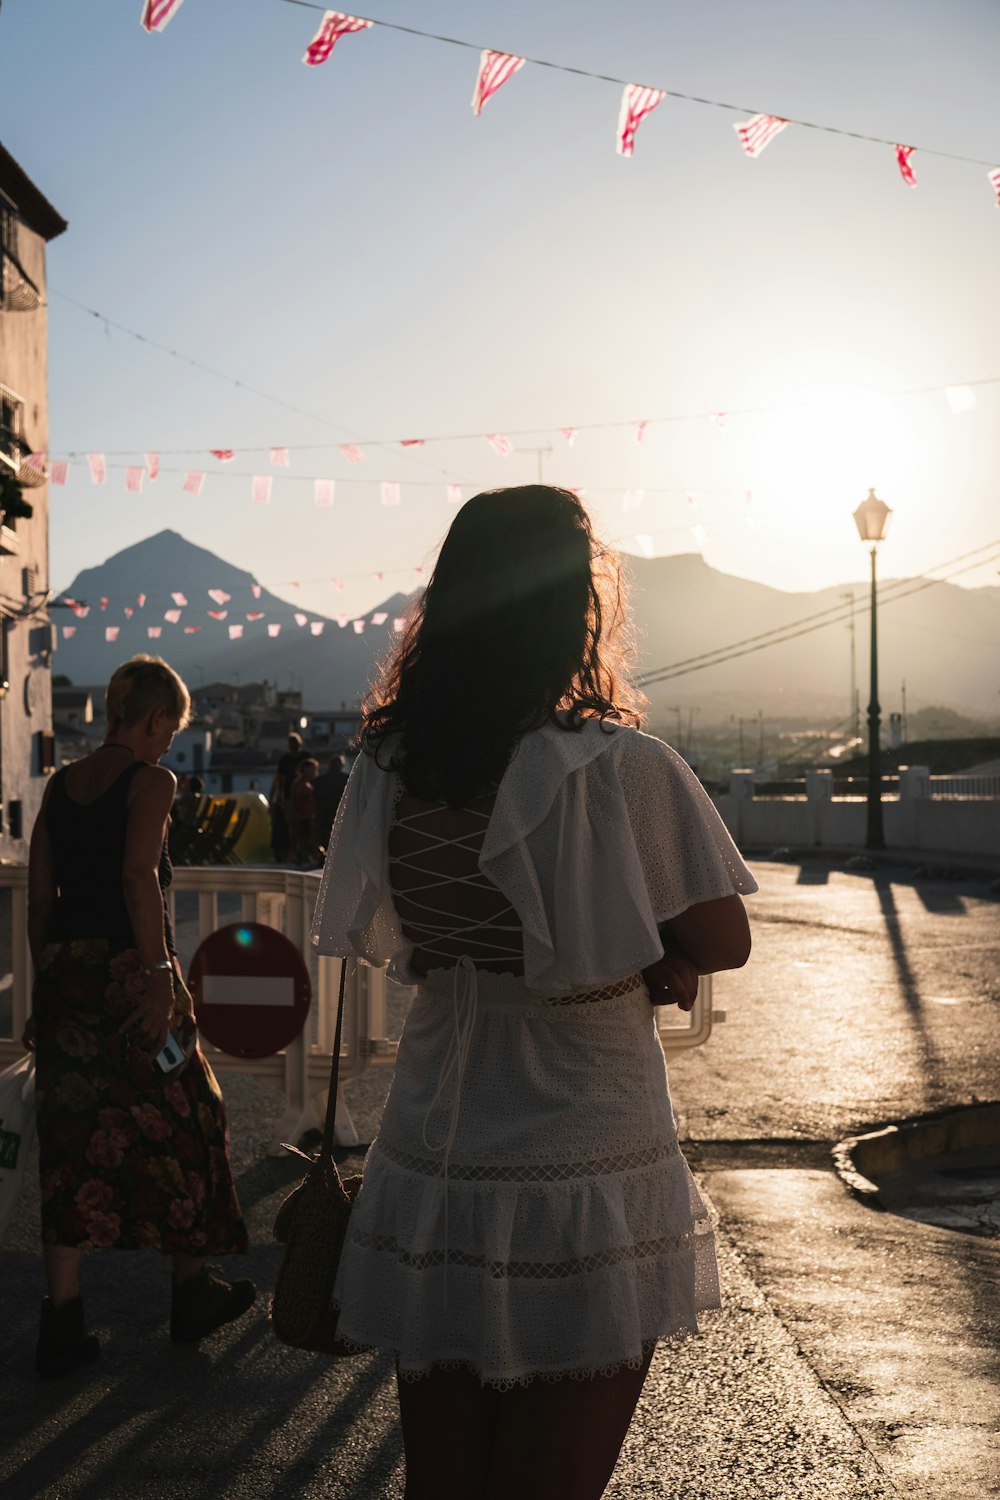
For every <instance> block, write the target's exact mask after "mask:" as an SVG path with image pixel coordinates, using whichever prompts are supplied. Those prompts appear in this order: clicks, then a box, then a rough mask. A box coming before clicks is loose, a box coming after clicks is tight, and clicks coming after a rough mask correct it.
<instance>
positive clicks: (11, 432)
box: [0, 385, 24, 474]
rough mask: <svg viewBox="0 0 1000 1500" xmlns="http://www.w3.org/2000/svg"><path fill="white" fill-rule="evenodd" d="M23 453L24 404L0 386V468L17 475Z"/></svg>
mask: <svg viewBox="0 0 1000 1500" xmlns="http://www.w3.org/2000/svg"><path fill="white" fill-rule="evenodd" d="M23 451H24V402H23V401H22V400H21V398H20V396H18V395H16V394H15V392H14V391H11V390H8V388H7V386H5V385H0V467H2V468H5V469H10V470H12V471H13V472H14V473H15V474H16V473H17V471H18V469H19V467H20V464H21V454H22V453H23Z"/></svg>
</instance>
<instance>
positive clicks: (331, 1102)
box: [319, 958, 347, 1161]
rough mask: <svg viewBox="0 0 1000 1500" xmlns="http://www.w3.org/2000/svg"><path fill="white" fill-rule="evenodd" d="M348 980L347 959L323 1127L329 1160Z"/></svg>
mask: <svg viewBox="0 0 1000 1500" xmlns="http://www.w3.org/2000/svg"><path fill="white" fill-rule="evenodd" d="M346 981H347V959H346V958H342V959H341V961H340V993H339V994H338V996H337V1030H336V1033H335V1035H334V1038H333V1056H332V1057H331V1059H330V1092H329V1094H328V1095H327V1100H326V1124H325V1125H324V1127H323V1144H322V1146H320V1149H319V1154H320V1156H321V1157H326V1159H327V1160H328V1161H332V1160H333V1127H334V1122H335V1120H336V1116H337V1078H338V1075H339V1073H340V1037H341V1032H342V1031H343V1029H344V986H345V984H346Z"/></svg>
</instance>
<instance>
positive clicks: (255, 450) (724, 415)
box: [36, 168, 1000, 505]
mask: <svg viewBox="0 0 1000 1500" xmlns="http://www.w3.org/2000/svg"><path fill="white" fill-rule="evenodd" d="M996 178H997V181H996V191H997V194H998V198H1000V168H998V169H997V174H996ZM987 385H1000V375H988V376H983V377H982V378H980V379H978V380H968V381H964V382H960V383H955V384H953V385H941V384H939V385H920V386H905V387H899V388H897V389H894V390H893V389H886V391H885V394H886V395H889V396H895V397H909V396H929V395H933V396H939V397H940V396H942V395H943V396H944V397H945V399H946V401H947V403H948V405H949V407H951V405H952V402H951V397H950V395H949V392H950V391H953V390H957V389H965V390H970V391H971V390H972V389H973V388H974V387H978V386H987ZM829 404H830V403H829V402H828V401H815V402H796V403H790V402H780V401H779V402H771V403H769V404H767V405H763V406H743V407H730V408H729V409H728V410H701V411H687V412H670V413H666V414H664V415H663V416H659V417H649V418H644V419H643V420H641V421H638V420H635V419H631V420H615V421H604V422H578V423H577V424H576V425H575V426H572V427H559V426H555V425H553V426H551V427H521V428H508V430H507V431H506V432H489V433H481V432H451V433H447V432H443V433H429V434H428V435H427V436H426V437H423V438H419V439H413V438H406V439H400V438H391V437H374V438H368V439H366V440H365V446H366V447H371V448H388V447H397V446H402V447H413V446H420V447H425V446H426V445H427V444H428V443H460V442H472V441H476V442H481V441H483V440H484V439H485V441H486V442H487V443H488V444H489V445H490V447H491V448H492V449H493V451H494V452H495V453H496V454H497V455H498V456H499V457H501V458H507V457H509V456H510V454H512V453H514V452H516V451H517V450H516V449H515V448H514V445H513V443H512V441H511V439H512V438H529V437H538V436H540V435H549V434H551V433H552V432H554V431H555V432H558V433H559V434H560V435H561V436H562V437H563V438H564V439H565V442H566V444H567V446H568V447H570V448H572V447H574V446H575V444H576V441H577V438H578V437H579V435H580V434H581V433H584V434H586V433H596V432H613V431H616V430H623V429H626V428H627V429H628V430H630V431H631V433H632V436H633V439H634V441H635V442H636V443H637V444H640V445H642V444H643V443H644V442H645V441H646V439H647V438H648V437H649V430H650V429H651V428H653V427H661V426H666V425H667V424H673V423H677V422H703V421H711V422H712V423H713V424H714V426H716V427H719V428H725V427H726V426H727V425H728V422H729V420H730V419H731V418H733V417H756V416H767V415H772V414H774V413H776V412H796V411H803V410H806V409H808V408H811V407H814V406H822V405H829ZM335 446H336V448H337V451H338V452H339V453H340V454H342V456H344V457H345V458H347V460H348V462H349V463H352V464H360V463H363V462H364V461H365V460H364V453H363V452H362V450H361V448H360V447H359V446H358V445H356V444H353V443H344V444H336V445H335ZM328 447H329V445H328V444H324V443H298V444H289V445H287V446H286V447H285V448H282V449H276V448H270V447H263V448H262V447H258V446H254V445H248V446H247V447H245V448H243V449H241V450H239V451H240V452H242V453H243V454H245V455H246V456H248V457H250V456H252V455H255V454H259V453H265V452H266V453H273V452H286V453H288V454H289V455H290V454H291V453H293V452H312V451H316V450H322V451H326V450H327V449H328ZM193 451H195V450H192V449H191V448H172V449H164V450H161V452H163V453H166V454H167V455H182V456H186V455H188V454H190V453H192V452H193ZM209 451H210V452H211V453H212V454H213V455H216V454H217V453H218V452H220V451H225V453H226V459H227V462H228V461H231V460H232V459H234V458H236V456H237V452H236V450H232V449H226V450H217V449H211V450H209ZM36 456H37V455H36ZM81 457H83V458H85V459H86V461H87V465H88V469H89V471H90V475H91V481H92V483H94V484H104V483H106V481H107V470H108V467H109V466H108V462H107V460H108V458H116V457H127V458H128V459H129V463H128V465H126V466H122V465H111V467H125V468H126V474H127V473H128V471H129V470H131V469H132V468H133V467H135V466H134V464H133V463H132V457H133V455H132V450H130V449H116V450H112V451H111V452H110V453H109V452H101V453H96V452H94V453H92V452H86V451H84V450H75V449H70V450H68V451H67V452H66V453H65V454H64V455H63V456H62V457H60V458H58V459H55V458H53V459H51V460H50V462H49V466H48V467H49V481H50V483H52V484H56V485H65V484H66V482H67V479H68V477H69V468H70V462H71V460H73V459H76V458H81ZM145 461H146V473H147V475H148V477H149V479H150V481H151V482H152V481H154V480H155V479H156V478H158V476H159V473H160V453H147V454H145ZM164 472H168V473H178V472H182V473H184V474H192V473H194V474H196V475H197V474H201V476H202V478H204V477H205V473H204V471H203V470H193V471H192V470H188V469H184V470H177V469H170V470H165V471H164ZM235 477H243V478H248V477H249V478H252V479H253V480H254V481H255V482H256V481H257V480H260V481H262V482H266V483H268V484H269V483H270V482H271V478H272V476H270V475H246V474H244V475H242V476H239V475H237V476H235ZM286 481H291V482H293V483H294V482H297V481H304V482H306V483H309V484H313V485H315V486H320V485H323V486H325V485H329V486H330V487H331V488H330V490H329V491H327V490H326V489H323V490H319V489H317V491H316V495H317V499H316V503H317V505H326V504H329V503H332V496H333V486H334V483H335V481H334V480H333V479H327V478H325V477H320V476H312V475H306V474H293V473H292V472H291V470H290V461H289V473H288V474H286V475H284V476H282V482H283V483H284V482H286ZM385 482H386V481H384V480H376V479H372V480H365V479H352V480H351V483H353V484H381V483H385ZM404 482H405V483H406V484H411V485H414V486H419V487H422V488H430V487H435V488H436V487H437V486H438V485H439V484H440V482H441V481H440V480H429V479H410V478H407V479H406V480H405V481H404ZM126 487H127V488H131V486H130V485H129V484H127V486H126ZM459 488H460V486H459V485H456V484H454V483H449V484H447V485H446V486H445V489H446V493H447V495H448V498H449V500H451V499H452V493H451V492H452V490H454V489H459ZM327 494H329V496H330V500H327V499H326V496H327ZM321 497H322V498H321Z"/></svg>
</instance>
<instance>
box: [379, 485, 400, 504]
mask: <svg viewBox="0 0 1000 1500" xmlns="http://www.w3.org/2000/svg"><path fill="white" fill-rule="evenodd" d="M382 504H383V505H398V504H399V485H398V484H397V483H396V481H395V480H394V479H383V481H382Z"/></svg>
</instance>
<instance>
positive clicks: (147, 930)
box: [122, 766, 177, 1052]
mask: <svg viewBox="0 0 1000 1500" xmlns="http://www.w3.org/2000/svg"><path fill="white" fill-rule="evenodd" d="M176 789H177V778H176V777H175V776H174V774H173V772H172V771H168V770H167V769H166V767H165V766H147V767H144V768H143V770H141V771H140V772H139V773H138V775H137V776H136V778H135V780H134V782H133V783H132V796H131V798H130V800H129V811H128V829H127V832H126V835H125V862H124V864H123V866H122V888H123V891H124V895H125V906H126V908H127V910H128V915H129V921H130V922H131V924H132V934H133V936H134V938H135V946H136V948H137V949H138V952H139V957H140V958H141V959H142V961H143V963H144V964H145V966H146V968H147V969H149V970H150V974H149V977H148V979H147V981H146V993H145V995H144V996H143V997H142V999H141V1000H140V1002H139V1003H138V1004H137V1006H136V1008H135V1011H134V1012H133V1014H132V1015H131V1016H130V1017H129V1018H128V1020H127V1021H126V1022H125V1024H124V1025H123V1027H122V1030H123V1031H129V1030H132V1029H136V1030H138V1031H139V1032H140V1034H141V1035H143V1036H144V1037H145V1039H146V1041H147V1042H148V1044H149V1046H150V1048H151V1050H152V1051H154V1052H158V1051H159V1050H160V1048H161V1047H162V1046H163V1043H164V1042H165V1041H166V1037H167V1031H168V1030H169V1027H170V1017H171V1014H172V1011H173V996H174V989H173V981H174V975H173V970H172V969H155V968H154V967H153V965H154V964H158V963H161V962H162V961H163V960H164V959H166V958H169V956H170V955H169V954H168V952H167V938H166V931H165V928H164V922H163V894H162V892H161V890H160V880H159V865H160V853H161V851H162V849H163V840H164V837H165V836H166V831H167V819H168V818H169V816H170V808H171V806H172V805H173V800H174V793H175V791H176Z"/></svg>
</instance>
